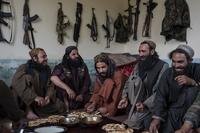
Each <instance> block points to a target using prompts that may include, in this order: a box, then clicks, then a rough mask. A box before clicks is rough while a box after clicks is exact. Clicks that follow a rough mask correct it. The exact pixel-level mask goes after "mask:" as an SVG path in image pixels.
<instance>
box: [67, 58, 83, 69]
mask: <svg viewBox="0 0 200 133" xmlns="http://www.w3.org/2000/svg"><path fill="white" fill-rule="evenodd" d="M69 65H70V66H73V67H76V68H77V67H80V66H81V65H82V60H81V58H80V57H77V58H76V59H73V60H72V59H69Z"/></svg>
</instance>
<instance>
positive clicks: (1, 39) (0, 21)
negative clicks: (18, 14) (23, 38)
mask: <svg viewBox="0 0 200 133" xmlns="http://www.w3.org/2000/svg"><path fill="white" fill-rule="evenodd" d="M3 5H7V6H9V8H10V12H4V11H2V7H3ZM11 17H13V14H12V8H11V3H10V2H7V1H3V0H0V24H1V25H4V26H6V27H8V28H11V29H10V39H9V40H8V39H6V38H5V37H4V36H3V33H2V29H1V28H0V42H6V43H8V44H10V43H11V41H12V39H13V35H12V34H13V33H12V31H13V29H12V28H13V27H11V25H9V24H8V22H6V21H5V20H4V18H11Z"/></svg>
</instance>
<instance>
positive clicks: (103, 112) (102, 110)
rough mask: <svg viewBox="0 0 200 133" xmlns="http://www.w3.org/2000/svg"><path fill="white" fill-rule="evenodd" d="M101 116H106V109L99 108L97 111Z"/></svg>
mask: <svg viewBox="0 0 200 133" xmlns="http://www.w3.org/2000/svg"><path fill="white" fill-rule="evenodd" d="M97 110H98V111H99V112H100V113H101V114H102V115H106V114H107V112H108V111H107V109H106V108H105V107H100V108H98V109H97Z"/></svg>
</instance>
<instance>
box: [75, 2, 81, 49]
mask: <svg viewBox="0 0 200 133" xmlns="http://www.w3.org/2000/svg"><path fill="white" fill-rule="evenodd" d="M82 10H83V5H82V4H81V3H78V2H77V7H76V22H75V25H74V35H73V39H74V42H76V46H78V39H79V36H80V28H81V14H82Z"/></svg>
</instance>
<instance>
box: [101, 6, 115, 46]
mask: <svg viewBox="0 0 200 133" xmlns="http://www.w3.org/2000/svg"><path fill="white" fill-rule="evenodd" d="M111 26H112V24H111V18H110V17H109V15H108V11H107V10H106V24H105V25H104V24H103V25H102V28H103V29H104V31H105V32H106V35H105V38H106V39H107V45H106V48H110V42H111V41H112V40H113V38H114V35H115V33H114V26H113V32H112V33H113V34H112V33H111ZM111 34H112V35H111Z"/></svg>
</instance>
